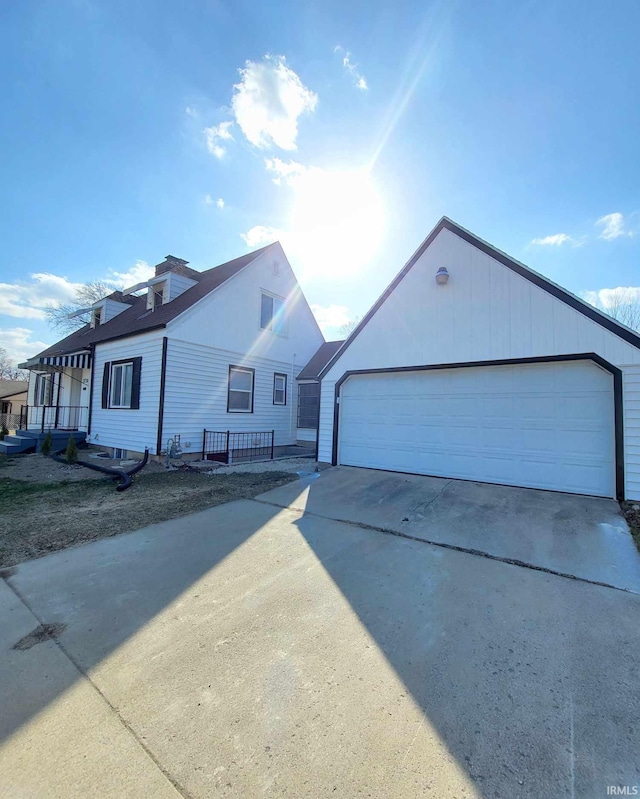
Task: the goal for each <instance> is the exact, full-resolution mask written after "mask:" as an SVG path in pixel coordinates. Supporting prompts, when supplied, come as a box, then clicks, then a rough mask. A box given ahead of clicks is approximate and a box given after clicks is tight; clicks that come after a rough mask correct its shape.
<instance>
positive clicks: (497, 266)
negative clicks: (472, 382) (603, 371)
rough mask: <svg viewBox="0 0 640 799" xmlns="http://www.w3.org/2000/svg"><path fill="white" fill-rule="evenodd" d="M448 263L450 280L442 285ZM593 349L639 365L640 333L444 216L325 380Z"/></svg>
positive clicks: (330, 366) (607, 357) (328, 368)
mask: <svg viewBox="0 0 640 799" xmlns="http://www.w3.org/2000/svg"><path fill="white" fill-rule="evenodd" d="M443 266H444V267H445V268H446V269H447V270H448V272H449V274H450V278H449V281H448V283H447V284H446V285H439V284H437V283H436V280H435V275H436V272H437V271H438V269H439V268H440V267H443ZM585 352H594V353H597V354H598V355H599V356H600V357H602V358H604V359H605V360H607V361H609V362H610V363H612V364H614V365H618V366H619V365H622V364H638V363H640V337H639V336H638V335H636V334H635V333H633V331H631V330H628V329H627V328H625V327H624V326H622V325H619V324H618V323H616V322H615V321H614V320H612V319H609V318H608V317H606V316H605V315H603V314H601V313H599V312H598V311H597V310H596V309H595V308H591V306H589V305H587V304H586V303H583V302H582V301H581V300H579V299H578V298H577V297H574V296H573V295H571V294H570V293H569V292H566V291H564V289H562V288H560V287H559V286H556V285H555V284H553V283H551V282H550V281H547V280H546V279H545V278H543V277H542V276H541V275H538V274H537V273H535V272H533V271H532V270H529V269H528V268H527V267H525V266H523V265H522V264H519V263H518V262H517V261H513V260H512V259H510V258H508V256H506V255H504V253H500V252H499V251H498V250H495V249H494V248H491V247H490V245H487V244H485V243H484V242H481V241H480V240H479V239H476V238H475V237H474V236H472V234H470V233H467V232H466V231H464V230H462V229H461V228H458V226H457V225H455V224H454V223H452V222H450V221H449V220H447V219H444V220H442V221H441V222H440V223H439V224H438V226H437V227H436V228H435V229H434V231H433V232H432V233H431V234H430V236H429V237H428V238H427V239H426V241H425V242H424V243H423V245H422V246H421V247H420V248H419V250H418V251H417V252H416V254H415V255H414V256H413V257H412V259H411V260H410V261H409V262H408V264H407V265H406V266H405V267H404V269H403V270H402V271H401V272H400V273H399V275H398V276H397V277H396V279H395V280H394V281H393V282H392V283H391V285H390V286H389V288H388V289H387V290H386V291H385V292H384V294H383V295H382V296H381V298H380V299H379V300H378V301H377V302H376V303H375V304H374V306H373V307H372V308H371V310H370V311H369V313H368V314H367V315H366V316H365V317H364V319H363V320H362V322H361V323H360V324H359V325H358V327H357V328H356V329H355V331H354V332H353V333H352V335H351V336H350V337H349V338H348V339H347V341H346V342H345V344H344V345H343V346H342V348H341V349H340V351H339V352H338V353H337V354H336V356H335V357H334V358H333V359H332V360H331V361H330V362H329V364H328V365H327V366H326V367H325V369H324V370H323V372H322V373H321V378H322V379H323V380H324V379H329V380H336V379H338V378H339V377H340V376H341V375H342V374H344V373H345V372H346V371H349V370H352V369H363V368H384V367H397V366H412V365H422V364H437V363H461V362H476V361H487V360H502V359H514V358H531V357H539V356H547V355H561V354H574V353H585Z"/></svg>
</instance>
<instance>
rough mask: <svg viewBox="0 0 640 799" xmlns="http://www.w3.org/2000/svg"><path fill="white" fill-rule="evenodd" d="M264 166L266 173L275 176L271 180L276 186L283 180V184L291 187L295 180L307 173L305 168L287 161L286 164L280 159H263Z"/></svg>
mask: <svg viewBox="0 0 640 799" xmlns="http://www.w3.org/2000/svg"><path fill="white" fill-rule="evenodd" d="M264 165H265V167H266V168H267V172H274V173H275V174H276V177H275V178H272V180H273V182H274V183H275V184H276V186H280V185H281V183H282V181H283V179H284V181H285V183H288V184H289V185H292V184H293V183H294V181H295V178H297V177H300V176H301V175H304V174H305V172H307V167H306V166H303V165H302V164H299V163H298V162H297V161H289V162H288V163H287V162H285V161H282V160H281V159H280V158H265V159H264Z"/></svg>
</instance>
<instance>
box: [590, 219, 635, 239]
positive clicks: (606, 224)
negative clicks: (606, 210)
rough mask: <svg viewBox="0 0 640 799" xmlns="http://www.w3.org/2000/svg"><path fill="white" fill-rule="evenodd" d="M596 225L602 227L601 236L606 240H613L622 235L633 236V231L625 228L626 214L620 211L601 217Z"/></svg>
mask: <svg viewBox="0 0 640 799" xmlns="http://www.w3.org/2000/svg"><path fill="white" fill-rule="evenodd" d="M596 227H600V228H602V230H601V231H600V238H601V239H605V240H606V241H612V240H613V239H617V238H619V237H620V236H633V233H632V232H631V231H627V230H626V229H625V220H624V216H623V215H622V214H620V213H618V212H616V213H613V214H606V215H605V216H602V217H600V219H598V221H597V222H596Z"/></svg>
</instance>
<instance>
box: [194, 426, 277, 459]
mask: <svg viewBox="0 0 640 799" xmlns="http://www.w3.org/2000/svg"><path fill="white" fill-rule="evenodd" d="M274 436H275V431H274V430H267V431H266V432H259V433H232V432H231V431H230V430H226V431H219V430H205V431H204V434H203V437H202V460H203V461H204V460H209V461H218V462H220V463H231V462H232V461H240V460H242V461H247V460H249V461H252V460H257V459H258V458H271V459H273V440H274Z"/></svg>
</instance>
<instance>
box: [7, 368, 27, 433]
mask: <svg viewBox="0 0 640 799" xmlns="http://www.w3.org/2000/svg"><path fill="white" fill-rule="evenodd" d="M28 386H29V383H28V382H27V381H26V380H0V428H2V427H6V428H8V429H9V430H15V429H16V427H18V426H19V424H20V413H21V411H22V409H23V408H24V407H25V406H26V404H27V388H28Z"/></svg>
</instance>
